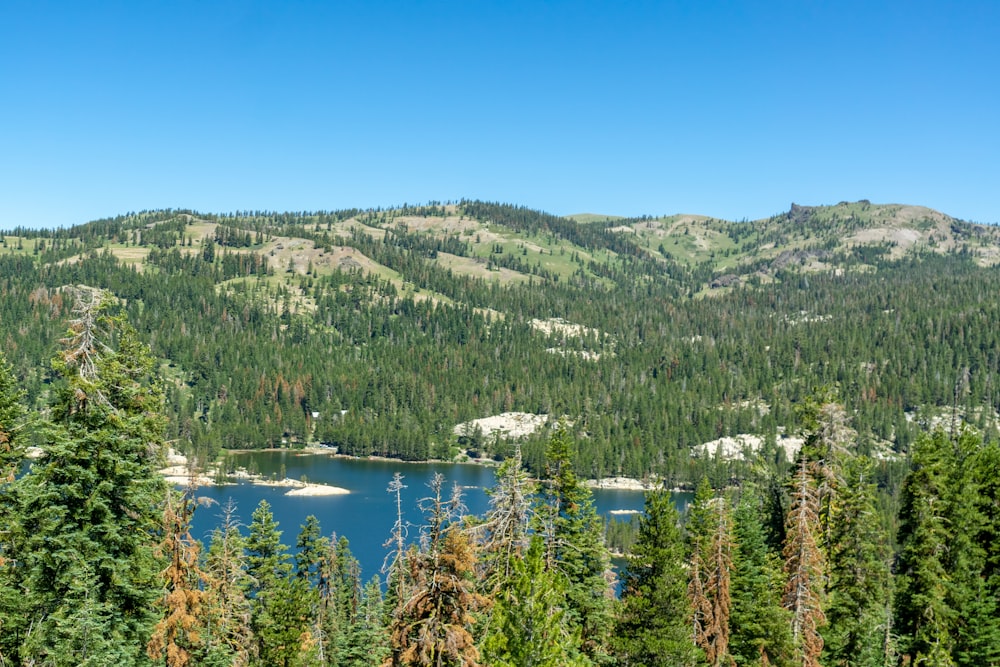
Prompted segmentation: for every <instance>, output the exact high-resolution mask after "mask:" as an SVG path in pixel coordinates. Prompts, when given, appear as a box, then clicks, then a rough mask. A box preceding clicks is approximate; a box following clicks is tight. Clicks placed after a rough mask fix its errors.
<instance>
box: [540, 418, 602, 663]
mask: <svg viewBox="0 0 1000 667" xmlns="http://www.w3.org/2000/svg"><path fill="white" fill-rule="evenodd" d="M570 445H571V440H570V435H569V432H568V431H567V430H566V428H565V425H564V424H560V425H559V426H557V427H556V429H555V431H553V433H552V436H551V438H550V439H549V446H548V449H547V451H546V474H545V479H543V481H542V494H541V499H540V505H539V507H538V508H537V510H536V514H537V516H538V519H539V520H540V522H541V525H540V528H541V533H542V535H543V537H544V541H545V559H546V563H547V567H548V568H549V569H550V570H551V571H554V572H558V573H559V574H561V575H562V576H564V577H565V578H566V581H567V584H568V588H567V596H568V598H569V618H570V621H571V622H572V623H574V624H576V625H577V627H578V628H579V630H580V636H581V638H582V640H583V645H582V648H583V651H584V653H585V654H586V655H587V656H588V657H590V658H591V659H593V660H595V661H598V662H599V661H600V660H602V659H603V656H604V655H605V654H606V652H607V642H608V631H609V629H610V626H611V600H610V598H611V586H610V581H611V577H612V573H611V564H610V557H609V554H608V550H607V547H606V546H605V544H604V525H603V523H602V521H601V519H600V517H599V516H598V515H597V511H596V510H595V509H594V500H593V496H592V494H591V492H590V489H588V488H587V487H586V486H584V485H583V483H582V482H580V480H579V479H578V478H577V476H576V473H575V472H574V470H573V462H572V456H571V453H570Z"/></svg>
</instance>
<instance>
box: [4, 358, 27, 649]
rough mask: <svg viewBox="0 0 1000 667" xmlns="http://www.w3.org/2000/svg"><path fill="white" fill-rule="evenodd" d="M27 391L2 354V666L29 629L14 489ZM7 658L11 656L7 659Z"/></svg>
mask: <svg viewBox="0 0 1000 667" xmlns="http://www.w3.org/2000/svg"><path fill="white" fill-rule="evenodd" d="M23 397H24V390H23V389H20V388H19V387H18V383H17V380H16V378H15V377H14V374H13V371H12V368H11V366H10V365H9V364H8V363H7V360H6V359H5V358H4V356H3V353H2V352H0V664H4V662H5V661H7V660H8V659H11V660H12V659H13V656H15V655H16V654H17V647H18V645H19V643H20V638H21V636H22V634H23V633H24V632H25V630H26V628H25V627H24V626H23V621H24V618H25V614H24V609H23V604H24V596H23V595H22V594H21V590H20V587H19V586H18V583H17V578H18V575H19V571H18V568H17V563H16V560H14V556H15V553H14V551H13V548H14V540H15V535H16V533H17V526H18V524H19V517H18V508H17V501H16V497H15V495H14V493H13V489H12V488H11V482H13V481H14V474H15V472H16V470H17V467H18V465H19V464H20V463H21V461H22V459H23V457H24V446H23V442H24V438H23V428H24V426H25V418H26V415H25V413H26V411H25V409H24V406H23V405H22V404H21V400H22V399H23ZM5 656H7V657H5Z"/></svg>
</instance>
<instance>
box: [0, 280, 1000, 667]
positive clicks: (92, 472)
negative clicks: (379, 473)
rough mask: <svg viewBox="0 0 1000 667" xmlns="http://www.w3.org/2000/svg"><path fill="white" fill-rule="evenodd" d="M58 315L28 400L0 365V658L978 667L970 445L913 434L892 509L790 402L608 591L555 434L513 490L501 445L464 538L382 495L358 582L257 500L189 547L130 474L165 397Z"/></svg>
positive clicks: (186, 516)
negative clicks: (41, 399) (55, 334)
mask: <svg viewBox="0 0 1000 667" xmlns="http://www.w3.org/2000/svg"><path fill="white" fill-rule="evenodd" d="M64 296H66V297H67V298H68V299H70V298H71V301H70V304H68V305H69V307H68V311H69V322H68V331H64V334H63V336H62V337H61V338H60V341H59V347H58V352H57V353H56V354H55V357H54V359H53V361H52V362H51V365H50V370H49V371H47V372H46V373H44V375H45V377H46V378H47V385H48V391H47V392H46V394H45V404H44V406H42V407H40V408H39V407H38V406H36V405H34V403H33V402H32V401H30V400H28V396H27V393H26V391H25V390H24V389H23V388H22V383H21V382H20V381H19V380H18V378H17V377H16V376H15V374H14V372H13V367H12V366H11V365H10V364H9V363H8V362H7V361H6V360H5V359H3V358H2V357H0V465H2V470H0V473H2V476H0V520H2V523H0V526H2V528H3V530H2V531H0V664H3V665H20V666H28V665H53V666H63V665H65V666H70V665H72V666H74V667H76V666H80V665H86V666H106V665H112V664H114V665H121V666H122V667H127V666H130V665H152V664H160V665H168V666H170V667H181V666H184V665H253V666H257V665H260V666H267V667H271V666H274V665H281V666H286V667H287V666H291V665H302V666H317V667H319V666H323V665H384V666H386V667H392V666H396V665H427V666H430V665H436V666H442V665H465V666H468V667H474V666H476V665H484V666H486V665H496V666H501V665H503V666H511V667H513V666H518V667H521V666H525V665H551V666H555V665H580V666H586V665H681V666H691V667H695V666H699V667H701V666H709V665H711V666H713V667H718V666H721V665H761V666H762V665H782V666H784V665H787V666H789V667H790V666H793V665H796V666H803V667H812V666H818V665H858V666H861V665H864V666H873V667H874V666H876V665H877V666H882V667H884V666H886V665H921V664H924V665H944V666H947V665H955V666H963V667H964V666H969V667H972V666H983V665H986V666H989V665H998V664H1000V609H998V608H997V601H998V599H1000V598H998V594H1000V590H998V586H1000V577H998V572H997V566H998V563H1000V535H998V534H997V533H998V530H1000V511H998V508H1000V446H998V445H997V444H996V443H995V442H992V443H986V442H984V440H983V438H982V434H981V433H979V432H977V431H976V430H974V429H973V428H972V427H970V426H964V427H959V425H958V423H957V422H955V423H952V424H951V425H950V426H951V430H950V431H949V430H946V429H944V428H936V429H933V430H931V431H927V432H921V433H919V434H917V437H916V438H915V440H914V441H913V442H912V445H911V447H910V458H909V463H908V465H907V466H906V472H905V476H904V478H903V481H902V485H901V487H900V488H899V492H898V503H895V504H893V502H892V500H893V499H892V497H891V495H890V493H889V491H890V488H889V487H887V486H886V485H885V484H883V483H882V482H880V475H879V474H878V473H877V470H878V468H879V467H882V468H884V467H885V465H886V462H885V461H884V460H880V459H878V458H873V457H871V456H868V455H867V454H866V453H865V452H864V451H863V450H864V448H863V447H862V446H861V442H862V441H861V439H860V438H859V434H858V432H857V431H856V430H855V428H854V426H853V422H852V419H851V416H850V415H849V414H848V412H847V410H845V408H844V406H843V405H842V404H841V403H840V402H838V400H837V396H836V394H835V393H834V392H833V391H830V390H826V391H820V392H814V393H812V394H810V395H808V396H806V397H805V398H804V399H803V400H802V401H801V402H800V404H799V405H798V406H797V420H798V423H800V424H801V427H802V433H803V435H804V436H805V442H804V444H803V446H802V448H801V449H800V450H799V452H798V454H797V456H796V458H795V460H794V461H793V462H792V464H791V465H788V466H785V467H784V469H783V470H778V469H777V468H776V467H775V466H771V465H760V466H756V467H754V468H752V469H748V470H747V471H746V472H747V474H746V475H744V476H743V477H742V478H741V479H740V480H739V481H738V482H732V481H727V483H725V484H723V485H716V486H713V484H712V483H711V481H710V480H709V479H708V478H707V477H704V478H702V480H701V482H700V484H699V486H698V489H697V492H696V494H695V497H694V500H693V502H692V503H691V505H690V506H689V508H688V509H687V511H686V513H685V516H683V517H682V516H681V515H679V513H678V511H677V509H676V508H675V507H674V505H673V504H672V503H671V501H670V496H669V492H668V490H667V489H665V488H663V487H660V488H658V489H655V490H652V491H650V492H648V493H647V498H646V509H645V512H644V514H643V515H642V516H641V518H640V519H639V521H638V532H637V535H636V536H635V541H634V543H633V545H632V547H631V549H630V553H629V554H628V557H627V561H626V564H625V565H624V567H623V569H622V571H621V575H620V591H621V593H620V597H618V596H616V595H615V590H616V576H615V574H614V572H613V570H612V569H611V567H610V554H609V552H608V549H607V546H606V544H605V540H604V529H603V526H602V523H601V520H600V519H599V517H598V515H597V513H596V511H595V509H594V504H593V501H592V498H591V495H590V491H589V489H588V488H587V487H586V486H585V485H584V484H583V483H582V481H581V479H580V478H579V477H578V475H577V473H576V469H575V466H574V465H573V457H574V456H575V455H576V454H577V453H578V452H580V451H583V449H584V446H585V445H584V443H581V442H580V441H579V440H578V439H575V438H574V437H573V436H572V434H571V432H570V430H569V429H568V428H567V423H566V422H561V423H559V424H558V425H556V426H555V427H554V428H553V429H552V430H551V431H550V434H549V436H548V439H547V441H546V443H545V449H544V453H543V461H542V465H541V466H540V468H539V471H538V474H537V475H536V476H535V478H532V477H530V476H529V474H528V472H527V471H526V470H525V468H524V465H523V461H522V458H521V451H520V449H519V448H518V447H516V446H515V448H514V450H513V451H512V452H511V454H510V455H509V456H507V457H506V458H505V460H504V462H503V463H502V464H501V465H500V467H499V469H498V473H497V479H496V484H495V486H494V488H493V489H492V490H491V492H490V497H491V502H490V508H489V510H488V511H487V512H486V514H485V515H484V516H481V517H476V516H468V515H467V514H466V512H465V511H464V508H463V505H462V498H461V490H460V489H459V488H457V487H456V488H454V489H448V487H447V484H446V481H445V480H444V479H443V478H441V477H440V476H438V477H436V478H435V479H434V481H433V482H432V484H431V485H430V487H429V489H428V495H427V497H426V498H424V499H423V500H422V501H420V506H421V509H422V510H423V512H424V523H423V525H422V526H421V527H420V530H419V535H408V534H407V531H406V526H405V525H404V522H403V519H402V510H401V505H400V503H401V495H400V491H401V490H402V489H403V488H405V480H404V478H403V477H402V476H399V475H397V477H396V478H395V479H394V480H393V483H392V484H391V485H390V487H389V492H390V493H393V494H395V498H396V506H397V508H400V510H399V513H398V517H399V518H398V520H397V521H396V523H395V526H394V528H393V529H392V531H391V534H390V535H387V540H386V549H387V559H386V567H385V570H384V579H382V578H379V577H377V576H376V577H375V578H372V579H369V580H368V582H367V583H364V581H365V580H364V579H363V574H362V573H361V571H360V568H359V567H358V563H357V561H356V560H355V559H354V558H353V556H352V555H351V551H350V543H349V538H348V536H339V537H338V536H335V535H333V536H329V537H328V536H325V535H324V534H323V532H322V528H321V526H320V524H319V522H318V521H317V520H316V519H315V518H314V517H309V518H308V519H307V520H306V522H305V524H304V525H302V526H301V527H299V532H298V534H297V537H296V539H295V542H294V544H292V543H291V542H283V541H282V535H283V533H282V530H281V529H280V527H279V526H278V525H277V523H276V522H275V520H274V517H273V515H272V514H271V511H270V508H269V506H268V505H267V503H266V502H261V503H260V505H259V506H258V507H257V509H256V510H255V511H254V513H253V516H252V520H251V522H250V524H249V526H247V527H246V529H245V530H240V524H239V520H238V518H237V517H236V516H235V513H234V511H233V509H232V507H230V508H228V509H227V510H226V511H225V512H224V519H223V521H222V524H221V525H220V526H219V527H218V528H217V529H216V530H215V532H214V533H213V534H212V536H211V538H210V540H209V542H208V544H207V546H205V545H202V544H201V543H199V542H198V541H196V540H194V539H192V537H191V535H190V528H189V527H190V522H191V517H192V515H193V513H194V512H196V511H199V510H198V499H197V491H196V489H193V488H188V489H185V490H183V491H177V490H172V489H169V488H168V487H167V485H166V483H165V481H164V480H163V479H162V478H160V477H159V476H158V474H157V473H156V469H157V468H158V467H159V466H160V465H162V462H163V460H164V457H165V451H166V446H167V442H166V439H165V438H166V435H167V433H168V413H169V410H168V409H167V404H166V395H167V392H166V391H165V390H164V388H165V386H167V385H169V382H170V381H169V380H168V381H164V380H163V379H162V378H161V377H160V373H159V370H160V364H159V363H158V362H157V359H156V358H155V357H154V356H153V354H152V352H151V349H150V348H149V346H147V345H146V344H145V343H143V342H142V340H141V336H140V334H139V332H138V331H137V330H136V329H135V328H134V327H133V326H132V325H131V324H130V323H129V321H128V319H127V318H126V317H125V315H124V311H123V309H122V308H121V307H120V305H119V302H117V300H116V299H115V297H113V296H112V295H111V294H110V293H109V292H107V291H104V290H100V289H94V288H86V287H77V288H74V289H73V290H67V291H66V292H65V293H64ZM64 326H65V325H64ZM32 446H34V447H36V448H37V449H34V450H32V449H31V447H32ZM29 457H30V459H29ZM292 547H294V549H293V548H292Z"/></svg>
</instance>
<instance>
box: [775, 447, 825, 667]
mask: <svg viewBox="0 0 1000 667" xmlns="http://www.w3.org/2000/svg"><path fill="white" fill-rule="evenodd" d="M819 504H820V502H819V494H818V492H817V490H816V486H815V483H814V481H813V476H812V475H811V474H810V470H809V464H808V460H807V459H806V457H805V456H801V455H800V456H799V463H798V469H797V470H796V473H795V477H794V478H793V489H792V505H791V509H790V510H789V512H788V516H787V517H786V520H785V533H786V536H785V547H784V550H783V556H784V562H785V565H784V572H785V578H786V579H785V594H784V597H783V599H782V603H783V605H784V607H785V608H786V609H788V610H789V611H791V613H792V638H793V640H794V641H795V646H796V651H797V652H798V656H797V658H798V661H799V664H801V665H802V667H818V666H819V655H820V653H821V652H822V651H823V638H822V637H821V636H820V634H819V628H820V627H821V626H822V625H824V624H825V623H826V617H825V615H824V613H823V574H824V569H825V563H824V558H823V553H822V551H821V550H820V548H819V546H818V544H817V539H816V534H817V531H818V530H819Z"/></svg>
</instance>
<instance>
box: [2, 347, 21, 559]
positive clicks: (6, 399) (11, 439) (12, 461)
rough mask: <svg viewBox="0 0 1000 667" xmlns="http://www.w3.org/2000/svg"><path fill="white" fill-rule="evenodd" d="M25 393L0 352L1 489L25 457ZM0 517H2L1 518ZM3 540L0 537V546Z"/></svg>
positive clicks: (10, 480)
mask: <svg viewBox="0 0 1000 667" xmlns="http://www.w3.org/2000/svg"><path fill="white" fill-rule="evenodd" d="M24 394H25V391H24V389H23V388H21V387H20V386H19V384H18V382H17V378H15V377H14V372H13V368H12V367H11V365H10V364H9V363H7V359H6V358H5V357H4V355H3V352H0V485H4V486H6V484H8V483H10V482H12V481H14V473H15V471H16V469H17V466H18V465H19V464H20V462H21V460H22V459H23V458H24V448H23V441H24V439H23V438H22V437H21V434H22V432H23V429H24V427H25V416H26V410H25V408H24V405H23V404H22V402H21V401H22V400H23V399H24ZM4 486H0V488H4ZM0 511H2V510H0ZM2 518H4V517H2V516H0V519H2ZM4 524H6V521H5V522H4ZM3 539H4V538H3V536H2V535H0V547H2V544H3ZM0 553H2V552H0Z"/></svg>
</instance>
